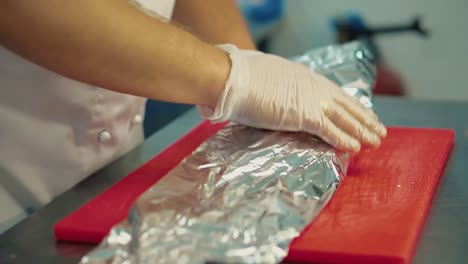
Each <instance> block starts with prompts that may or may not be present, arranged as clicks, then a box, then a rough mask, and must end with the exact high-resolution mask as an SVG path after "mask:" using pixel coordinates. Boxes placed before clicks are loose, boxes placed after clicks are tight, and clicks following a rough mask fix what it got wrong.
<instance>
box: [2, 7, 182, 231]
mask: <svg viewBox="0 0 468 264" xmlns="http://www.w3.org/2000/svg"><path fill="white" fill-rule="evenodd" d="M137 2H139V4H140V5H141V6H143V7H144V8H146V9H149V10H151V11H153V12H155V13H157V14H159V15H160V16H162V17H163V18H166V19H170V17H171V15H172V10H173V7H174V0H138V1H137ZM145 103H146V99H145V98H142V97H137V96H131V95H126V94H121V93H117V92H112V91H109V90H104V89H101V88H98V87H94V86H91V85H88V84H85V83H81V82H77V81H74V80H71V79H68V78H66V77H64V76H61V75H58V74H56V73H54V72H51V71H49V70H47V69H45V68H42V67H40V66H38V65H36V64H34V63H32V62H29V61H27V60H25V59H23V58H22V57H19V56H18V55H16V54H14V53H12V52H11V51H9V50H7V49H6V48H4V47H2V46H0V233H1V232H2V224H3V229H5V228H6V225H11V224H13V223H14V222H15V221H17V220H19V219H20V218H21V217H22V216H24V215H25V214H26V213H25V212H24V209H25V208H36V207H38V206H41V205H44V204H46V203H48V202H50V201H51V200H52V199H53V198H54V197H55V196H57V195H58V194H60V193H62V192H64V191H66V190H67V189H70V188H71V187H73V186H74V185H75V184H77V183H78V182H80V181H81V180H83V179H84V178H85V177H87V176H89V175H90V174H92V173H93V172H95V171H96V170H98V169H99V168H101V167H103V166H104V165H105V164H107V163H109V162H110V161H112V160H114V159H116V158H117V157H119V156H121V155H122V154H124V153H126V152H128V151H129V150H131V149H132V148H134V147H135V146H136V145H138V144H139V143H141V142H142V140H143V127H142V121H143V118H144V112H145Z"/></svg>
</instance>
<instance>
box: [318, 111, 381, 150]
mask: <svg viewBox="0 0 468 264" xmlns="http://www.w3.org/2000/svg"><path fill="white" fill-rule="evenodd" d="M324 113H325V115H326V116H327V117H328V118H329V119H330V121H331V122H333V123H334V124H335V125H336V126H337V127H338V128H339V129H341V130H342V131H344V132H345V133H347V134H349V135H351V136H352V137H354V138H356V139H357V140H359V141H360V142H363V143H365V144H367V145H371V146H373V147H378V146H379V145H380V141H381V140H380V136H379V135H378V134H377V133H376V132H374V131H373V130H371V129H370V128H369V127H367V126H365V125H364V124H362V123H360V122H359V121H358V120H357V119H356V118H355V117H354V116H353V115H351V114H350V113H349V112H347V111H346V110H345V109H344V108H343V107H342V106H341V105H339V104H333V106H332V107H328V108H326V109H324Z"/></svg>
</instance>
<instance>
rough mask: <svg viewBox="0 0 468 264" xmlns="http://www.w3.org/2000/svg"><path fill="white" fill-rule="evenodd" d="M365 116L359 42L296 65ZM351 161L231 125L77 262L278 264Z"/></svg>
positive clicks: (365, 70)
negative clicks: (343, 94) (352, 101)
mask: <svg viewBox="0 0 468 264" xmlns="http://www.w3.org/2000/svg"><path fill="white" fill-rule="evenodd" d="M292 59H293V60H295V61H297V62H299V63H303V64H305V65H307V66H308V67H310V68H311V69H312V70H314V71H317V72H320V73H322V74H324V75H325V76H326V77H328V78H330V79H331V80H333V81H335V82H336V83H337V84H339V85H340V86H341V87H342V88H343V89H345V90H346V91H347V92H348V93H350V94H351V95H353V96H355V97H356V98H358V99H359V100H360V101H361V103H363V104H364V105H365V106H366V107H369V108H371V107H372V104H371V100H370V99H371V96H372V84H373V82H374V79H375V69H374V66H373V65H372V64H371V63H370V61H371V59H372V56H371V54H370V53H369V51H368V50H367V49H366V48H365V46H363V45H362V44H361V43H359V42H352V43H348V44H345V45H342V46H338V45H332V46H327V47H324V48H320V49H315V50H311V51H309V52H306V53H305V54H303V55H301V56H298V57H295V58H292ZM348 161H349V154H347V153H338V152H336V151H335V150H334V149H333V148H332V147H331V146H329V145H327V144H326V143H324V142H323V141H321V140H320V139H318V138H316V137H313V136H310V135H307V134H304V133H290V132H277V131H266V130H260V129H255V128H250V127H244V126H240V125H236V124H229V125H228V126H226V127H225V128H223V129H222V130H220V131H219V132H218V133H217V134H215V135H214V136H213V137H211V138H210V139H208V140H207V141H206V142H204V143H203V144H202V145H200V146H199V147H198V148H197V149H196V150H195V151H194V152H193V153H192V154H191V155H189V156H188V157H186V158H185V159H184V160H183V161H182V162H181V163H180V164H179V165H177V166H176V167H175V168H174V169H172V170H171V171H170V172H169V173H168V174H167V175H166V176H165V177H164V178H163V179H161V180H160V181H159V182H158V183H156V184H155V185H154V186H152V187H151V188H150V189H148V190H147V191H146V192H145V193H144V194H143V195H142V196H141V197H139V198H138V200H137V201H136V203H135V204H134V205H133V207H132V208H131V211H130V213H129V216H128V218H127V220H125V221H124V222H122V223H120V224H118V225H117V226H115V227H114V228H113V229H112V230H111V231H110V233H109V234H108V235H107V237H106V238H105V239H104V240H103V241H102V242H101V244H100V245H99V246H98V247H97V248H96V249H94V250H93V251H92V252H90V253H89V254H88V255H86V256H85V257H83V258H82V260H81V263H278V262H280V261H282V260H283V259H284V258H285V257H286V256H287V253H288V248H289V244H290V242H291V241H292V239H294V238H295V237H297V236H299V234H300V232H301V231H302V230H303V229H304V228H305V227H306V226H307V225H308V224H309V223H310V222H311V221H312V220H313V219H314V218H315V217H316V216H317V215H318V214H319V213H320V211H321V210H322V209H323V208H324V207H325V205H326V204H327V203H328V201H329V200H330V199H331V198H332V196H333V194H334V193H335V191H336V190H337V188H338V186H339V184H340V182H341V181H342V180H343V179H344V177H345V174H346V170H347V166H348Z"/></svg>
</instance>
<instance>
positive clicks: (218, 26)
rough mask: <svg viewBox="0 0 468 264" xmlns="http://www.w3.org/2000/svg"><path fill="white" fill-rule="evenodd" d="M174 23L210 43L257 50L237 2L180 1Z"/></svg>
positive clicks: (177, 2)
mask: <svg viewBox="0 0 468 264" xmlns="http://www.w3.org/2000/svg"><path fill="white" fill-rule="evenodd" d="M173 19H174V20H175V21H176V22H178V23H180V24H182V25H184V26H187V27H189V28H190V29H191V30H192V31H194V32H195V33H197V34H198V35H200V36H201V37H202V38H203V39H204V40H206V41H208V42H210V43H213V44H222V43H232V44H235V45H236V46H238V47H239V48H242V49H255V44H254V42H253V40H252V38H251V35H250V33H249V31H248V28H247V26H246V23H245V21H244V18H243V17H242V14H241V12H240V10H239V8H238V7H237V4H236V1H235V0H202V1H200V0H177V1H176V5H175V10H174V17H173Z"/></svg>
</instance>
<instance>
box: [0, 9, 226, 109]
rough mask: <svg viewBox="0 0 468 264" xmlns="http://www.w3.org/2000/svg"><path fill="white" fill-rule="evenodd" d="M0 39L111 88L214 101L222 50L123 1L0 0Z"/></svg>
mask: <svg viewBox="0 0 468 264" xmlns="http://www.w3.org/2000/svg"><path fill="white" fill-rule="evenodd" d="M0 44H1V45H4V46H5V47H7V48H9V49H11V50H13V51H14V52H16V53H18V54H19V55H21V56H23V57H25V58H27V59H29V60H31V61H33V62H35V63H37V64H39V65H41V66H43V67H45V68H48V69H50V70H52V71H55V72H57V73H59V74H62V75H65V76H67V77H70V78H73V79H76V80H79V81H82V82H86V83H89V84H92V85H96V86H99V87H102V88H106V89H110V90H114V91H117V92H122V93H128V94H133V95H138V96H144V97H148V98H153V99H158V100H163V101H170V102H178V103H188V104H200V105H208V106H214V105H215V104H216V100H217V97H218V95H219V93H220V92H221V91H222V89H223V88H224V81H225V79H226V78H227V75H228V74H229V69H230V61H229V58H228V56H227V55H226V54H225V53H224V52H222V51H220V50H219V49H217V48H215V47H213V46H211V45H209V44H207V43H204V42H202V41H200V40H199V39H197V38H195V37H194V36H193V35H191V34H190V33H188V32H185V31H183V30H181V29H179V28H177V27H175V26H173V25H170V24H167V23H165V22H162V21H160V20H158V19H154V18H151V17H149V16H147V15H144V14H143V13H142V12H140V11H138V10H136V9H135V8H134V7H132V6H130V5H129V4H128V3H127V1H115V0H100V1H71V2H70V1H62V0H47V1H29V0H11V1H8V0H5V1H2V2H0Z"/></svg>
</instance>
